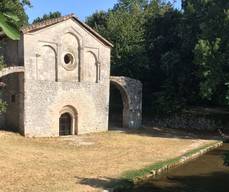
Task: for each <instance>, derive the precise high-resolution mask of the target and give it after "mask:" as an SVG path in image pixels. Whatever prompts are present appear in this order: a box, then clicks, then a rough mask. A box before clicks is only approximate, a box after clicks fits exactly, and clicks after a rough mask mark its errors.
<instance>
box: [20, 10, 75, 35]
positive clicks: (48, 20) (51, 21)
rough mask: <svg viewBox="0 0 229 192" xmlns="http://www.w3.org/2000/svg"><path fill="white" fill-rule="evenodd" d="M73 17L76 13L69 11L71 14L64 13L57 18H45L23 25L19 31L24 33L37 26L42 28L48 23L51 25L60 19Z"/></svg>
mask: <svg viewBox="0 0 229 192" xmlns="http://www.w3.org/2000/svg"><path fill="white" fill-rule="evenodd" d="M73 17H75V18H76V15H75V14H74V13H71V14H68V15H65V16H60V17H57V18H52V19H46V20H44V21H41V22H38V23H34V24H30V25H26V26H23V27H22V28H21V31H22V32H23V33H26V32H29V31H31V30H34V29H37V28H43V27H46V26H49V25H53V24H55V23H59V22H61V21H65V20H68V19H70V18H73Z"/></svg>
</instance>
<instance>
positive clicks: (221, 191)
mask: <svg viewBox="0 0 229 192" xmlns="http://www.w3.org/2000/svg"><path fill="white" fill-rule="evenodd" d="M228 153H229V144H228V143H227V144H224V145H223V146H222V147H221V148H218V149H216V150H214V151H211V152H209V153H207V154H206V155H204V156H202V157H200V158H199V159H197V160H194V161H191V162H189V163H187V164H185V165H183V166H181V167H178V168H175V169H171V170H170V171H169V172H168V173H166V174H164V175H161V176H159V177H157V178H150V179H149V180H147V181H145V182H144V183H142V184H140V185H139V186H136V187H135V189H133V190H132V191H133V192H229V166H226V164H227V159H226V158H225V157H226V156H225V155H226V154H228Z"/></svg>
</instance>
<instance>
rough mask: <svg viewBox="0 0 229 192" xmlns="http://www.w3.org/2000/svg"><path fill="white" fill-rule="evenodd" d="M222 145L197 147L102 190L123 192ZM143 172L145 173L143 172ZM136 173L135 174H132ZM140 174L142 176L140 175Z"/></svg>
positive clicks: (219, 143) (218, 143) (105, 191)
mask: <svg viewBox="0 0 229 192" xmlns="http://www.w3.org/2000/svg"><path fill="white" fill-rule="evenodd" d="M222 145H223V141H216V142H214V143H211V144H208V145H205V146H202V147H199V148H197V149H193V150H191V151H189V152H187V153H185V154H183V155H182V156H178V157H176V158H173V159H170V160H167V161H165V162H159V163H156V164H154V165H152V166H149V167H146V168H144V169H142V170H138V171H132V172H133V173H131V171H130V173H128V174H129V175H131V174H132V175H133V176H131V177H128V176H127V177H126V178H125V177H123V178H121V179H120V183H117V184H115V185H114V186H112V188H109V189H107V190H104V192H119V191H125V190H128V189H130V187H131V185H137V184H138V183H141V182H142V181H144V180H146V179H148V178H151V177H156V176H158V175H161V174H163V173H165V172H168V170H170V169H172V168H176V167H179V166H181V165H184V164H185V163H188V162H189V161H192V160H194V159H197V158H199V157H201V156H203V155H204V154H206V153H208V152H209V151H212V150H214V149H217V148H219V147H221V146H222ZM144 171H145V172H144ZM134 172H136V173H134ZM138 172H140V173H141V175H140V176H138ZM142 172H143V173H144V174H142ZM128 174H127V175H128Z"/></svg>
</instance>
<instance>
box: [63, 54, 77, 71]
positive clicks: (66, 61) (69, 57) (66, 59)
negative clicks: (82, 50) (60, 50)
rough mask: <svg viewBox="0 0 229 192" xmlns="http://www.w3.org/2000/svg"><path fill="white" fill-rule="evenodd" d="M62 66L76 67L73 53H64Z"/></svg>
mask: <svg viewBox="0 0 229 192" xmlns="http://www.w3.org/2000/svg"><path fill="white" fill-rule="evenodd" d="M63 67H64V68H65V69H66V70H73V69H75V67H76V62H75V58H74V56H73V54H71V53H65V54H64V55H63Z"/></svg>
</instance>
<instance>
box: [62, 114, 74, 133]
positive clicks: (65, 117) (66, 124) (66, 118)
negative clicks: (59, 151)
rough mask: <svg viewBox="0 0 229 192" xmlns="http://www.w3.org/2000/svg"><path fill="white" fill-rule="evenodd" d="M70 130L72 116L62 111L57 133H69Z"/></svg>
mask: <svg viewBox="0 0 229 192" xmlns="http://www.w3.org/2000/svg"><path fill="white" fill-rule="evenodd" d="M71 132H72V117H71V115H70V114H69V113H64V114H62V115H61V116H60V119H59V135H60V136H66V135H71Z"/></svg>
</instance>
